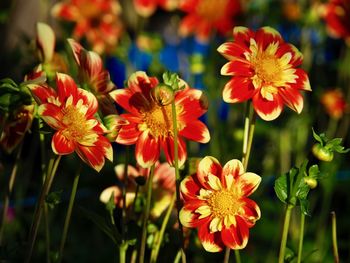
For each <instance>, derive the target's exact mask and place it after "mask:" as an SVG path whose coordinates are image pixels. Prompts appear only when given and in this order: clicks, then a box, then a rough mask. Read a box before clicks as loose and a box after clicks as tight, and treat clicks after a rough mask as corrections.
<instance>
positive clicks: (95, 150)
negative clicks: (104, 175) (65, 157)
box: [75, 144, 105, 172]
mask: <svg viewBox="0 0 350 263" xmlns="http://www.w3.org/2000/svg"><path fill="white" fill-rule="evenodd" d="M75 151H76V153H77V154H78V155H79V157H80V158H81V159H82V160H83V161H84V162H85V163H87V164H88V165H89V166H91V167H92V168H93V169H95V170H96V171H97V172H99V171H101V169H102V167H103V165H104V164H105V150H104V149H102V148H101V147H97V146H83V145H80V144H78V145H77V148H76V149H75Z"/></svg>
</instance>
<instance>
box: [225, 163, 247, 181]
mask: <svg viewBox="0 0 350 263" xmlns="http://www.w3.org/2000/svg"><path fill="white" fill-rule="evenodd" d="M243 173H244V167H243V164H242V163H241V161H239V160H237V159H232V160H230V161H228V162H227V163H226V164H225V165H224V167H223V168H222V175H223V176H226V175H232V176H233V178H238V177H239V176H240V175H241V174H243Z"/></svg>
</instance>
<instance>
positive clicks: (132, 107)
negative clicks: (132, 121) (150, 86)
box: [109, 88, 150, 116]
mask: <svg viewBox="0 0 350 263" xmlns="http://www.w3.org/2000/svg"><path fill="white" fill-rule="evenodd" d="M109 95H110V96H111V97H112V98H113V99H114V100H115V101H116V102H117V104H119V105H120V106H121V107H123V108H124V109H125V110H127V111H128V112H130V113H132V114H134V115H136V116H139V115H140V110H141V109H144V108H147V107H150V103H149V101H148V100H147V98H146V97H145V96H143V94H142V93H141V92H137V93H135V92H134V91H133V90H131V89H129V88H126V89H116V90H114V91H112V92H111V93H109Z"/></svg>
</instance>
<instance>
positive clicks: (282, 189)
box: [273, 174, 288, 203]
mask: <svg viewBox="0 0 350 263" xmlns="http://www.w3.org/2000/svg"><path fill="white" fill-rule="evenodd" d="M273 188H274V189H275V193H276V195H277V197H278V199H279V200H281V201H282V202H283V203H287V199H288V189H287V175H286V174H284V175H281V176H280V177H278V178H277V179H276V181H275V186H274V187H273Z"/></svg>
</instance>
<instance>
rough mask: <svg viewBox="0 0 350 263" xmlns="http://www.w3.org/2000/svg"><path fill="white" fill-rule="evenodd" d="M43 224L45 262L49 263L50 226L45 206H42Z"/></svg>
mask: <svg viewBox="0 0 350 263" xmlns="http://www.w3.org/2000/svg"><path fill="white" fill-rule="evenodd" d="M44 224H45V247H46V262H47V263H50V262H51V257H50V254H51V252H50V247H51V245H50V243H51V242H50V224H49V209H48V206H47V204H46V203H45V204H44Z"/></svg>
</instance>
